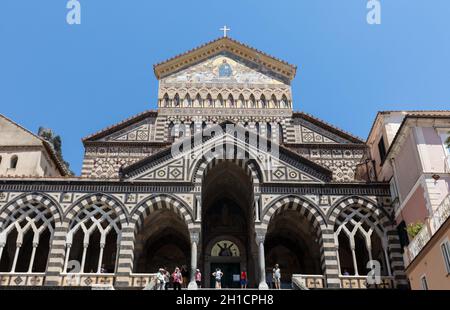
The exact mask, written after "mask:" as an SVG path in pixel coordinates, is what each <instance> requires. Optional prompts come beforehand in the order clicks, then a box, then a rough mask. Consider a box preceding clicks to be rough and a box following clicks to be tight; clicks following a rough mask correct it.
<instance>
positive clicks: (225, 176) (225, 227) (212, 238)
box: [200, 161, 258, 287]
mask: <svg viewBox="0 0 450 310" xmlns="http://www.w3.org/2000/svg"><path fill="white" fill-rule="evenodd" d="M202 202H203V203H202V209H203V210H202V254H203V255H202V256H201V258H200V263H201V264H200V266H203V274H204V283H203V285H205V286H206V287H214V284H215V282H214V281H215V279H214V278H213V277H212V273H213V272H214V271H215V270H216V268H220V269H221V270H222V272H223V273H224V278H223V281H222V284H223V287H239V278H238V277H239V274H240V272H241V271H242V270H246V271H247V274H248V280H249V287H256V285H257V283H256V280H255V279H257V274H256V272H257V265H256V263H255V262H257V254H258V249H257V248H256V242H255V239H254V238H255V237H254V236H255V232H254V212H253V203H254V202H253V186H252V182H251V179H250V177H249V176H248V175H247V174H246V173H245V171H244V169H243V168H241V167H240V166H238V165H236V164H235V163H233V162H228V161H222V162H220V163H218V164H216V165H215V166H213V167H212V168H211V169H210V170H209V171H208V172H207V174H206V177H205V179H204V181H203V187H202Z"/></svg>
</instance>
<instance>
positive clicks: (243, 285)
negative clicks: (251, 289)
mask: <svg viewBox="0 0 450 310" xmlns="http://www.w3.org/2000/svg"><path fill="white" fill-rule="evenodd" d="M247 284H248V281H247V272H246V271H245V269H244V270H242V271H241V288H247Z"/></svg>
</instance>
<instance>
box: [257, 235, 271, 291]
mask: <svg viewBox="0 0 450 310" xmlns="http://www.w3.org/2000/svg"><path fill="white" fill-rule="evenodd" d="M264 239H265V235H264V234H257V235H256V243H257V244H258V262H259V285H258V289H260V290H268V289H269V286H268V285H267V282H266V258H265V253H264Z"/></svg>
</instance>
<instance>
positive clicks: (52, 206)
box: [0, 192, 62, 231]
mask: <svg viewBox="0 0 450 310" xmlns="http://www.w3.org/2000/svg"><path fill="white" fill-rule="evenodd" d="M30 203H36V204H39V205H42V206H45V207H47V208H48V210H49V212H50V214H51V215H52V217H53V219H54V221H55V223H60V222H61V219H62V211H61V208H60V206H59V205H58V203H57V202H56V201H55V200H54V199H53V198H51V197H49V196H47V195H46V194H44V193H38V192H34V193H26V194H22V195H20V196H18V197H16V198H14V200H12V201H10V202H9V203H8V204H6V205H5V206H4V207H3V208H2V209H1V210H0V231H1V230H2V229H3V228H4V227H3V225H4V224H5V223H6V222H7V221H8V219H10V218H11V216H14V214H15V213H17V211H18V210H21V209H23V208H24V207H27V206H28V205H29V204H30Z"/></svg>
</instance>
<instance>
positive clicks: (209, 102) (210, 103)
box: [205, 94, 214, 108]
mask: <svg viewBox="0 0 450 310" xmlns="http://www.w3.org/2000/svg"><path fill="white" fill-rule="evenodd" d="M213 106H214V101H213V100H212V97H211V95H210V94H208V96H206V100H205V107H208V108H210V107H213Z"/></svg>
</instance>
